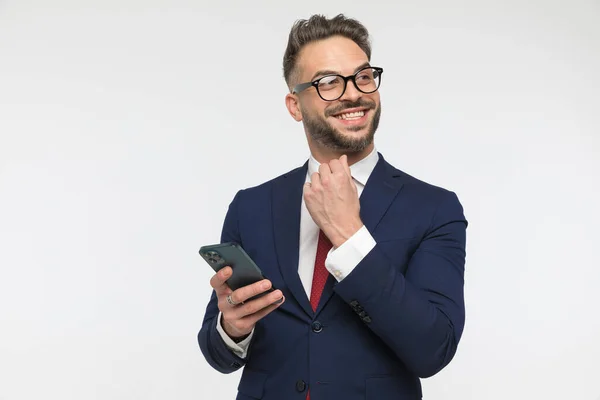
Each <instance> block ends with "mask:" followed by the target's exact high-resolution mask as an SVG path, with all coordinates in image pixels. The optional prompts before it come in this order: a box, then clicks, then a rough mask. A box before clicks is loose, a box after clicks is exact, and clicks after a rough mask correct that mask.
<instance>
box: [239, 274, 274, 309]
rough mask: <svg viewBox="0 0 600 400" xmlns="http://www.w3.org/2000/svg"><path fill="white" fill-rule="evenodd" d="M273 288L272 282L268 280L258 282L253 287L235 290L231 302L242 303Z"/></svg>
mask: <svg viewBox="0 0 600 400" xmlns="http://www.w3.org/2000/svg"><path fill="white" fill-rule="evenodd" d="M270 288H271V281H269V280H268V279H263V280H262V281H258V282H256V283H253V284H251V285H246V286H244V287H241V288H239V289H237V290H234V291H233V293H231V300H233V302H234V303H236V304H237V303H242V302H244V301H246V300H248V299H249V298H251V297H254V296H256V295H257V294H261V293H263V292H265V291H267V290H269V289H270Z"/></svg>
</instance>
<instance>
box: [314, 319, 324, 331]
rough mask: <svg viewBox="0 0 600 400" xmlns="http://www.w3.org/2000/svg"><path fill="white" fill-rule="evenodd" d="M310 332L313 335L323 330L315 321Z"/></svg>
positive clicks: (320, 324) (321, 325)
mask: <svg viewBox="0 0 600 400" xmlns="http://www.w3.org/2000/svg"><path fill="white" fill-rule="evenodd" d="M312 330H313V332H315V333H319V332H321V331H322V330H323V324H322V323H320V322H319V321H315V322H313V323H312Z"/></svg>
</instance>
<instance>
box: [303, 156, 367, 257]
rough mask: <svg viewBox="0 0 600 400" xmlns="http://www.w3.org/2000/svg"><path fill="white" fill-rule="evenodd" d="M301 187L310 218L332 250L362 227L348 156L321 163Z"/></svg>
mask: <svg viewBox="0 0 600 400" xmlns="http://www.w3.org/2000/svg"><path fill="white" fill-rule="evenodd" d="M311 181H312V182H311V183H307V184H306V185H305V186H304V202H305V203H306V208H307V209H308V212H309V213H310V215H311V217H312V219H313V220H314V221H315V223H316V224H317V225H318V226H319V228H321V230H322V231H323V232H324V233H325V235H326V236H327V237H328V238H329V240H330V241H331V243H332V244H333V246H334V247H335V248H337V247H339V246H341V245H342V244H343V243H344V242H345V241H346V240H348V239H349V238H350V237H351V236H352V235H354V234H355V233H356V232H357V231H358V230H359V229H360V228H361V227H362V226H363V223H362V221H361V220H360V202H359V200H358V192H357V190H356V185H355V184H354V181H353V180H352V175H351V173H350V167H349V166H348V157H347V156H346V155H343V156H342V157H340V159H339V160H337V159H334V160H331V161H330V162H329V163H323V164H321V166H320V167H319V172H315V173H314V174H312V176H311Z"/></svg>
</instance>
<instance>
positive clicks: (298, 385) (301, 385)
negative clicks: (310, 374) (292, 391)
mask: <svg viewBox="0 0 600 400" xmlns="http://www.w3.org/2000/svg"><path fill="white" fill-rule="evenodd" d="M304 389H306V383H305V382H304V381H303V380H302V379H300V380H299V381H297V382H296V390H297V391H298V392H300V393H302V392H304Z"/></svg>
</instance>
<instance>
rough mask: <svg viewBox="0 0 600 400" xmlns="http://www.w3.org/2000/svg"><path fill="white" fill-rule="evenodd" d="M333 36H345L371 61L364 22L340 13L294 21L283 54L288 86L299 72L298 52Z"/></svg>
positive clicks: (284, 75) (284, 71) (284, 72)
mask: <svg viewBox="0 0 600 400" xmlns="http://www.w3.org/2000/svg"><path fill="white" fill-rule="evenodd" d="M332 36H343V37H345V38H348V39H350V40H352V41H354V43H356V44H357V45H358V47H360V48H361V49H362V50H363V51H364V52H365V54H366V55H367V59H368V60H369V61H371V43H370V40H369V32H368V31H367V28H365V27H364V25H363V24H361V23H360V22H358V21H357V20H355V19H352V18H347V17H345V16H344V15H343V14H339V15H337V16H335V17H333V18H331V19H327V18H326V17H324V16H323V15H313V16H311V17H310V18H309V19H308V20H306V19H301V20H298V21H296V22H295V23H294V25H293V26H292V30H291V31H290V36H289V39H288V45H287V48H286V49H285V54H284V56H283V77H284V78H285V82H286V83H287V84H288V86H290V85H291V83H292V81H294V80H295V75H296V74H297V72H298V70H297V62H298V54H300V51H301V50H302V48H303V47H304V46H306V45H307V44H309V43H312V42H316V41H319V40H323V39H327V38H330V37H332Z"/></svg>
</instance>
